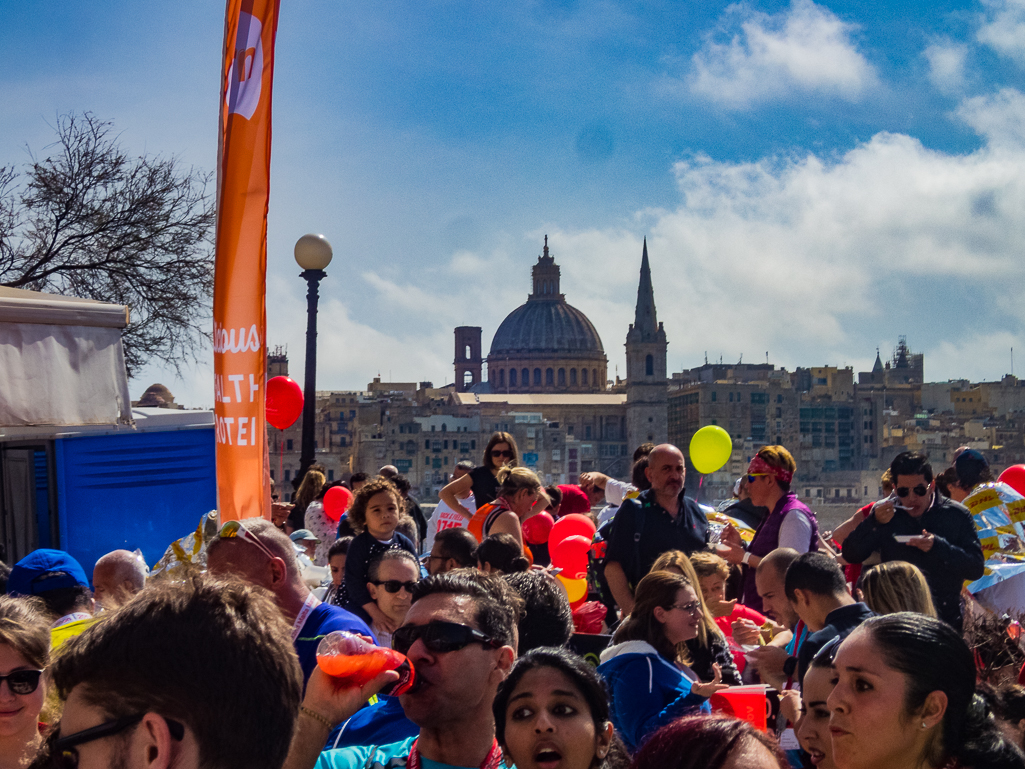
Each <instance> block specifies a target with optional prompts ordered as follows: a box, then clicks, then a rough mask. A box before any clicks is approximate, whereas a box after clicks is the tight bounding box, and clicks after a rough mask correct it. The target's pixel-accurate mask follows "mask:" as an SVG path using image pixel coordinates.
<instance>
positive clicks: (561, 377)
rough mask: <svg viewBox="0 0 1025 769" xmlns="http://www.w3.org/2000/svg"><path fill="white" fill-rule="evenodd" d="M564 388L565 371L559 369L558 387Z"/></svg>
mask: <svg viewBox="0 0 1025 769" xmlns="http://www.w3.org/2000/svg"><path fill="white" fill-rule="evenodd" d="M565 386H566V369H564V368H560V369H559V387H565Z"/></svg>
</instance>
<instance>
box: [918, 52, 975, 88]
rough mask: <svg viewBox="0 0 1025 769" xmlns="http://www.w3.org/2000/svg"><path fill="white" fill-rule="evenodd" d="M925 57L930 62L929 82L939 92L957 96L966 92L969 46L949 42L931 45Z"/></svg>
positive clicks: (924, 53)
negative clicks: (966, 66) (966, 60)
mask: <svg viewBox="0 0 1025 769" xmlns="http://www.w3.org/2000/svg"><path fill="white" fill-rule="evenodd" d="M923 55H924V56H925V58H926V59H927V60H928V62H929V80H930V81H932V84H933V85H934V86H935V87H936V88H937V90H939V91H942V92H943V93H955V94H956V93H961V92H963V91H964V88H965V59H966V58H967V56H968V47H967V46H965V45H962V44H960V43H954V42H951V41H949V40H947V41H943V42H938V43H933V44H932V45H929V46H928V47H926V49H925V51H923Z"/></svg>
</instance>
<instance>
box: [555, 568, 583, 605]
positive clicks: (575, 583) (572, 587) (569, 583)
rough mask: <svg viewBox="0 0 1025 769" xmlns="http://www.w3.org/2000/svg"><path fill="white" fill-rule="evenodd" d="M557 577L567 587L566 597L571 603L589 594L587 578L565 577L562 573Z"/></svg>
mask: <svg viewBox="0 0 1025 769" xmlns="http://www.w3.org/2000/svg"><path fill="white" fill-rule="evenodd" d="M557 578H558V580H559V582H561V583H562V586H563V587H564V588H566V597H567V598H568V599H569V602H570V603H576V602H577V601H579V600H580V599H581V598H583V597H584V596H585V595H587V580H586V579H563V578H562V575H561V574H559V575H558V577H557Z"/></svg>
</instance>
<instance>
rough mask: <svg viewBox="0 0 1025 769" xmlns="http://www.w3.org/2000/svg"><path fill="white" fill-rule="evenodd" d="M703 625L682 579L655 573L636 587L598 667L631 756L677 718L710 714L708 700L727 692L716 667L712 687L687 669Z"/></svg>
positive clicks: (694, 595) (693, 593)
mask: <svg viewBox="0 0 1025 769" xmlns="http://www.w3.org/2000/svg"><path fill="white" fill-rule="evenodd" d="M701 620H702V612H701V599H700V598H699V597H698V594H697V592H696V591H695V589H694V586H693V583H691V581H690V580H689V579H687V578H686V577H684V576H681V575H679V574H673V573H672V572H668V571H653V572H651V573H650V574H647V575H645V576H644V578H643V579H641V581H640V582H639V583H638V584H637V590H636V592H635V594H634V609H633V611H632V612H631V613H630V615H629V616H628V617H627V618H626V620H624V621H623V624H622V625H620V626H619V629H618V630H617V631H616V634H615V635H614V636H613V638H612V643H613V646H610V647H609V648H608V649H606V650H605V651H604V652H602V654H601V665H599V666H598V672H599V673H601V674H602V676H603V677H604V678H605V681H606V682H607V683H608V686H609V690H610V691H611V693H612V721H613V723H614V724H615V725H616V731H618V732H619V735H620V736H621V737H622V738H623V742H624V743H626V746H627V748H629V749H630V750H635V749H636V748H637V747H638V746H640V745H641V744H642V743H643V742H644V741H645V740H646V739H647V738H648V737H649V736H650V735H651V734H652V732H654V731H655V730H656V729H658V728H659V727H661V726H664V725H666V724H668V723H670V722H671V721H674V720H676V719H677V718H679V717H680V716H683V715H688V714H690V713H694V712H697V711H699V710H704V711H706V712H709V711H710V708H709V706H708V698H709V697H711V696H712V694H714V693H715V692H717V691H719V690H721V689H725V688H727V686H726V685H725V684H723V683H721V681H722V670H721V668H720V667H719V665H713V666H712V668H713V678H712V681H711V682H710V683H701V680H700V678H699V677H698V675H697V674H696V673H695V672H694V671H693V670H692V669H691V667H690V663H691V658H690V656H689V655H688V652H687V641H689V640H690V639H692V638H694V637H696V636H697V634H698V631H699V629H700V627H701Z"/></svg>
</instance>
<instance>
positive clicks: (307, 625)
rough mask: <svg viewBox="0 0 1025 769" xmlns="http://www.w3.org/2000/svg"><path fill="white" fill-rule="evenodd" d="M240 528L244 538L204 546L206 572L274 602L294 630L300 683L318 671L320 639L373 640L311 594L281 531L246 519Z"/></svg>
mask: <svg viewBox="0 0 1025 769" xmlns="http://www.w3.org/2000/svg"><path fill="white" fill-rule="evenodd" d="M244 528H245V529H246V534H247V536H246V537H239V536H223V537H222V536H221V534H218V535H217V537H215V538H214V539H213V540H212V541H211V542H210V544H209V545H207V549H206V565H207V568H208V569H209V570H210V571H211V572H212V573H213V574H215V575H217V576H230V575H234V576H237V577H241V578H242V579H243V580H245V581H246V582H248V583H250V584H252V585H259V586H260V587H262V588H265V589H267V590H269V591H270V592H271V593H272V594H273V595H274V602H275V603H276V604H277V605H278V608H279V609H280V610H281V613H282V614H283V615H285V619H286V620H287V621H288V622H289V624H290V625H291V626H292V644H293V645H294V646H295V651H296V654H298V655H299V665H300V666H301V667H302V670H303V681H304V682H305V681H307V680H309V677H310V674H311V673H313V670H314V668H316V666H317V646H318V644H319V643H320V640H321V639H322V638H323V637H324V636H326V635H327V634H328V633H330V632H331V631H333V630H344V631H348V632H350V633H358V634H362V635H366V636H370V637H371V638H373V636H374V634H373V633H371V632H370V628H369V627H367V625H366V623H364V622H363V620H361V619H360V618H359V617H357V616H356V615H355V614H352V613H351V612H348V611H346V610H345V609H343V608H341V607H340V606H331V605H329V604H326V603H321V602H320V601H319V600H318V599H317V597H316V596H314V595H313V593H311V592H310V589H309V588H308V587H306V583H305V582H303V579H302V575H301V574H300V572H299V561H298V560H296V555H295V547H294V546H293V545H292V542H291V540H289V538H288V537H287V536H286V535H285V533H284V532H282V531H279V530H278V529H277V528H276V527H275V526H274V524H273V523H271V522H270V521H267V520H264V519H263V518H247V519H246V520H245V521H244ZM221 531H222V532H223V531H224V529H222V530H221Z"/></svg>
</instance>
